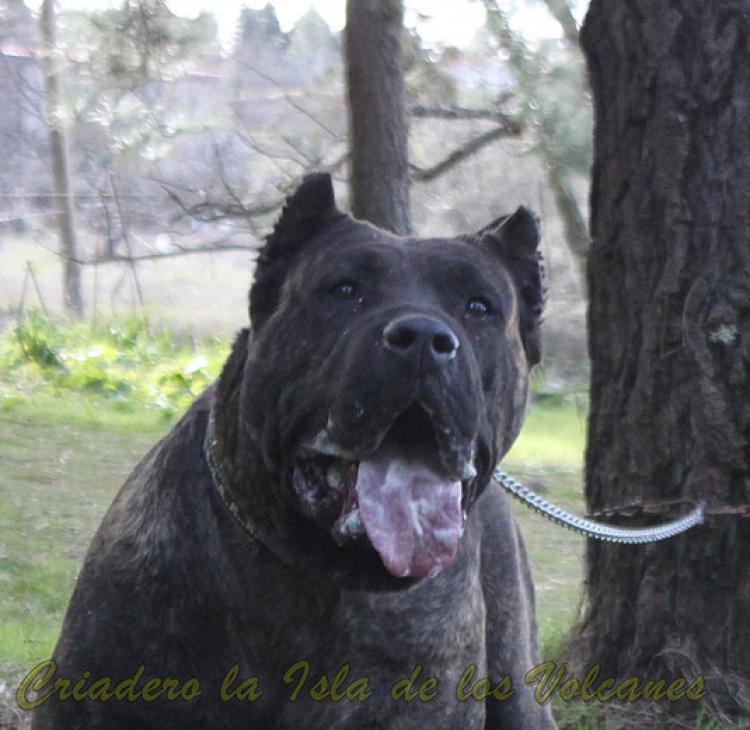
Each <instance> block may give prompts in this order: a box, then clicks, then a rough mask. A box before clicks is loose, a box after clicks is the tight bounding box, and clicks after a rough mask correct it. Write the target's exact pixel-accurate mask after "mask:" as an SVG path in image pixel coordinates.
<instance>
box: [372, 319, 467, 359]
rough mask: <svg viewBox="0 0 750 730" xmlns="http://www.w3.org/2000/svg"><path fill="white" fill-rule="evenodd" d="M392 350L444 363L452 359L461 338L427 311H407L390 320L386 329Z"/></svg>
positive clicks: (387, 342) (389, 348)
mask: <svg viewBox="0 0 750 730" xmlns="http://www.w3.org/2000/svg"><path fill="white" fill-rule="evenodd" d="M383 341H384V342H385V347H386V349H388V350H392V351H393V352H397V353H398V354H399V355H404V356H407V357H417V356H419V355H420V354H423V355H424V356H425V357H429V358H431V359H432V360H433V361H434V362H436V363H438V364H440V363H443V362H447V361H448V360H452V359H453V358H454V357H455V356H456V351H457V350H458V345H459V342H458V337H456V335H455V334H454V332H453V330H452V329H451V328H450V327H448V325H447V324H445V323H444V322H441V321H440V320H439V319H435V318H434V317H428V316H427V315H424V314H407V315H403V316H402V317H397V318H396V319H394V320H393V321H391V322H389V323H388V324H387V325H386V326H385V329H384V330H383Z"/></svg>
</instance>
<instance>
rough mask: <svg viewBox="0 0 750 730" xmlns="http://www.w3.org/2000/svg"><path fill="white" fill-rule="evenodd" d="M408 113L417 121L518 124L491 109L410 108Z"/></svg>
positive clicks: (497, 110) (512, 125) (452, 107)
mask: <svg viewBox="0 0 750 730" xmlns="http://www.w3.org/2000/svg"><path fill="white" fill-rule="evenodd" d="M409 113H410V114H411V116H413V117H416V118H417V119H466V120H469V119H489V120H491V121H493V122H499V123H501V124H505V125H507V126H508V127H509V128H513V127H518V122H516V121H515V120H514V119H513V118H512V117H510V116H508V115H507V114H505V113H504V112H501V111H500V110H499V109H493V108H492V107H482V108H473V109H470V108H467V107H460V106H448V107H427V106H413V107H410V109H409Z"/></svg>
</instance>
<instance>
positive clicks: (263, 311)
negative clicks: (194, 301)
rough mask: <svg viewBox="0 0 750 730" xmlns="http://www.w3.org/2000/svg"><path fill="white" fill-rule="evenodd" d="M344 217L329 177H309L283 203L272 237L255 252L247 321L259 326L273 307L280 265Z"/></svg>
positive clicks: (321, 173)
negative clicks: (253, 276)
mask: <svg viewBox="0 0 750 730" xmlns="http://www.w3.org/2000/svg"><path fill="white" fill-rule="evenodd" d="M343 216H344V213H341V211H339V210H338V208H337V207H336V200H335V198H334V194H333V183H332V182H331V176H330V175H328V174H327V173H323V172H318V173H313V174H312V175H308V176H307V177H305V179H304V180H303V181H302V184H301V185H300V186H299V187H298V188H297V190H296V192H294V194H292V195H291V196H290V197H289V198H288V199H287V201H286V204H285V205H284V209H283V210H282V212H281V216H280V217H279V219H278V221H277V222H276V225H275V226H274V228H273V231H272V232H271V235H269V236H268V238H267V239H266V243H265V245H264V246H263V248H262V249H260V251H259V252H258V258H257V263H256V268H255V279H254V282H253V286H252V288H251V289H250V321H251V324H252V326H253V327H256V326H258V325H259V324H260V323H261V322H262V321H263V320H264V319H265V318H266V317H267V316H268V315H269V314H270V312H271V311H273V308H274V307H275V306H276V298H277V296H278V294H279V287H280V285H281V282H282V279H283V273H284V271H283V269H284V266H283V262H284V260H285V259H286V258H287V257H288V256H290V255H291V254H294V253H296V252H297V251H298V250H299V249H300V247H301V246H302V245H303V244H304V243H305V242H306V241H307V240H309V239H310V238H312V237H313V236H314V235H315V234H316V233H318V232H319V231H321V230H323V228H325V227H326V226H327V225H330V224H331V223H332V222H333V221H335V220H336V219H338V218H341V217H343Z"/></svg>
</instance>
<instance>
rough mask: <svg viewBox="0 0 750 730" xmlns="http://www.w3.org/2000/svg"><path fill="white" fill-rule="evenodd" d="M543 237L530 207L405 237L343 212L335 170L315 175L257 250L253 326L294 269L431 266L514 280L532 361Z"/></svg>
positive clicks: (437, 280)
mask: <svg viewBox="0 0 750 730" xmlns="http://www.w3.org/2000/svg"><path fill="white" fill-rule="evenodd" d="M538 244H539V232H538V228H537V224H536V219H535V217H534V216H533V214H532V213H531V212H530V211H528V210H527V209H525V208H519V209H518V210H517V211H516V212H515V213H514V214H513V215H510V216H503V217H501V218H498V219H497V220H495V221H493V222H492V223H491V224H489V225H488V226H486V227H484V228H482V229H481V230H480V231H478V232H476V233H473V234H469V235H463V236H458V237H456V238H453V239H407V238H401V237H398V236H395V235H393V234H391V233H389V232H387V231H384V230H382V229H379V228H376V227H375V226H372V225H370V224H369V223H365V222H362V221H357V220H354V219H353V218H351V217H350V216H348V215H346V214H345V213H342V212H341V211H340V210H338V208H337V207H336V203H335V199H334V194H333V187H332V184H331V178H330V176H329V175H326V174H322V173H320V174H314V175H310V176H308V177H307V178H306V179H305V180H304V181H303V183H302V185H301V186H300V187H299V188H298V189H297V191H296V192H295V193H294V195H292V196H291V197H290V198H289V200H288V201H287V204H286V206H285V207H284V210H283V211H282V214H281V216H280V218H279V220H278V222H277V223H276V226H275V227H274V230H273V232H272V233H271V235H270V236H269V237H268V239H267V241H266V244H265V246H264V247H263V249H262V250H261V251H260V253H259V256H258V263H257V268H256V274H255V281H254V284H253V287H252V289H251V291H250V318H251V323H252V326H253V328H255V329H256V330H257V329H258V328H260V327H262V325H263V323H264V321H265V320H266V319H267V318H268V317H269V316H270V314H271V313H273V311H274V310H275V309H276V308H277V306H278V304H279V302H280V298H281V296H282V292H283V291H284V290H285V289H286V290H288V287H286V286H285V285H289V284H291V285H294V284H295V282H294V281H289V280H290V277H291V278H293V277H294V276H295V274H296V275H297V276H303V275H304V274H306V273H312V272H315V271H317V270H319V269H321V268H325V269H326V270H327V271H329V272H330V274H329V275H330V276H331V277H335V276H336V273H337V271H336V269H337V267H338V266H341V267H342V268H346V269H347V270H348V271H349V272H352V271H354V272H356V271H357V270H359V271H362V272H366V273H367V275H368V276H373V275H377V274H378V273H385V274H387V273H389V271H392V270H394V269H398V271H399V277H398V279H399V280H400V281H404V280H406V281H410V279H409V274H410V273H411V274H413V275H414V278H413V280H412V281H410V283H413V284H417V283H418V279H419V278H420V277H419V274H420V273H426V274H428V275H426V276H424V277H422V278H423V279H424V280H426V281H429V282H430V284H431V286H432V287H433V288H440V287H444V288H450V287H456V286H459V285H461V284H462V283H465V282H467V281H476V282H477V283H479V284H481V283H482V278H483V277H484V278H486V279H487V280H488V281H487V284H488V285H490V284H491V285H494V286H495V287H500V288H504V289H505V290H506V292H508V293H509V292H510V290H511V288H515V292H516V293H517V298H518V301H519V305H520V315H519V320H520V323H521V328H522V335H523V338H524V344H525V345H526V347H527V356H528V360H529V364H533V363H535V362H537V361H538V359H539V352H538V350H539V348H538V337H537V333H536V330H537V328H538V324H539V320H540V317H541V311H542V305H543V300H544V291H543V286H542V270H541V258H540V255H539V252H538ZM300 272H302V273H300ZM342 273H343V272H342ZM404 275H406V277H407V278H406V279H404ZM383 278H387V277H383ZM490 280H491V281H490ZM511 298H512V297H511Z"/></svg>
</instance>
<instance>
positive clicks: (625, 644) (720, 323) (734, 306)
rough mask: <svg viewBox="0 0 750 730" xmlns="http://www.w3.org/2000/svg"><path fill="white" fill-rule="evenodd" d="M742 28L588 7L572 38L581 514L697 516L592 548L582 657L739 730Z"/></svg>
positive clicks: (713, 19)
mask: <svg viewBox="0 0 750 730" xmlns="http://www.w3.org/2000/svg"><path fill="white" fill-rule="evenodd" d="M748 28H750V3H748V2H747V0H702V1H701V2H677V0H668V1H667V2H653V1H652V0H628V2H623V1H622V0H593V1H592V3H591V7H590V10H589V14H588V17H587V20H586V23H585V25H584V29H583V32H582V43H583V47H584V50H585V52H586V55H587V57H588V63H589V70H590V74H591V82H592V86H593V92H594V99H595V120H596V126H595V129H596V133H595V149H594V153H595V154H594V160H595V161H594V179H593V189H592V196H591V202H592V219H591V232H592V239H593V244H592V248H591V254H590V261H589V291H590V307H589V344H590V355H591V378H592V379H591V399H592V400H591V416H590V423H589V444H588V453H587V463H586V483H587V484H586V490H587V492H586V496H587V499H588V502H589V505H590V507H591V509H592V511H594V512H596V511H597V510H602V509H609V510H613V511H615V512H617V511H618V508H622V507H624V506H625V505H628V504H637V505H642V507H643V513H644V514H646V515H653V516H655V519H657V520H661V519H664V518H666V517H668V516H670V517H671V516H672V515H673V514H675V511H674V510H675V507H678V508H679V504H680V501H682V500H684V501H685V502H692V501H694V500H699V499H703V500H707V502H708V512H709V515H708V521H707V524H706V525H705V526H703V527H700V528H697V529H695V530H692V531H690V532H688V533H687V534H685V535H684V536H680V537H678V538H676V539H672V540H669V541H666V542H664V543H659V544H656V545H650V546H644V547H629V546H618V545H612V544H602V543H598V542H593V541H592V542H591V543H590V544H589V546H588V553H587V562H586V574H587V591H588V601H587V604H588V605H587V610H586V614H585V618H584V620H583V622H582V626H581V631H580V634H579V637H578V645H577V648H578V650H579V652H580V653H579V656H582V658H583V664H584V666H586V665H591V664H593V663H600V664H601V665H602V669H603V675H614V676H617V677H626V676H630V675H635V676H638V677H642V678H646V679H658V678H661V677H675V676H676V675H684V676H686V677H687V678H688V679H689V680H693V679H695V678H696V677H697V676H698V675H703V676H704V677H705V682H706V689H707V695H706V697H705V698H704V701H707V702H708V703H709V704H710V705H712V706H713V708H714V709H716V710H718V711H720V712H721V713H722V714H723V715H724V717H725V718H734V719H737V718H739V717H743V716H744V717H747V707H748V703H750V620H749V618H748V617H750V519H749V518H748V517H749V516H750V514H749V513H748V510H747V505H748V503H750V471H749V469H750V464H749V463H748V461H749V457H750V450H749V446H748V434H750V405H749V404H750V380H749V378H748V364H749V363H750V278H749V276H748V275H749V274H750V246H748V240H750V152H749V149H750V147H749V146H748V140H750V49H749V46H748ZM675 503H676V504H675ZM743 509H744V516H743V515H742V512H743ZM620 519H622V517H621V518H620ZM652 519H653V517H652ZM743 703H744V710H743V709H742V705H743ZM686 704H687V706H686ZM686 704H680V703H677V704H674V703H670V702H666V701H663V702H662V703H660V704H659V705H654V704H652V703H647V704H646V705H644V704H642V703H636V704H630V705H628V706H627V707H626V708H625V711H626V713H627V715H626V718H627V721H626V724H625V726H627V727H647V726H648V727H656V725H657V722H656V719H655V718H654V717H653V714H654V712H655V710H656V709H657V708H659V709H660V710H661V711H662V712H663V713H666V714H677V713H684V714H685V716H686V717H685V719H686V720H687V721H688V722H690V720H691V718H692V722H693V724H690V725H689V726H690V727H695V724H694V722H695V716H696V714H697V712H698V703H697V702H692V703H686ZM640 713H647V714H649V719H648V721H647V722H646V723H645V724H644V719H643V716H642V715H640V716H639V714H640ZM670 727H671V726H670Z"/></svg>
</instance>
